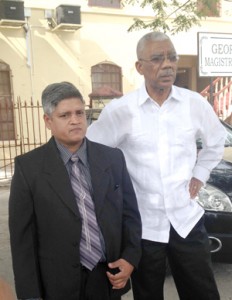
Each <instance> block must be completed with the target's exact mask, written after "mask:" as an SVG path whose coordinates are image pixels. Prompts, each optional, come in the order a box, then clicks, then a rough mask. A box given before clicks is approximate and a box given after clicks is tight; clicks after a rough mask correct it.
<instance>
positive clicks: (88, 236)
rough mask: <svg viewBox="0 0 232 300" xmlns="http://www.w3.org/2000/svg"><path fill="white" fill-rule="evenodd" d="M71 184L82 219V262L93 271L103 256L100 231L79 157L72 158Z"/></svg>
mask: <svg viewBox="0 0 232 300" xmlns="http://www.w3.org/2000/svg"><path fill="white" fill-rule="evenodd" d="M71 161H72V169H71V184H72V188H73V192H74V194H75V198H76V201H77V204H78V208H79V212H80V215H81V219H82V233H81V241H80V261H81V264H82V265H83V266H85V267H86V268H88V269H89V270H92V269H93V268H94V267H95V266H96V264H97V263H98V262H99V260H100V258H101V256H102V247H101V242H100V237H99V232H100V229H99V227H98V224H97V220H96V213H95V209H94V203H93V200H92V198H91V195H90V191H89V186H88V183H87V181H86V178H85V176H84V174H83V172H82V170H81V168H80V163H81V162H80V160H79V158H78V157H74V156H72V157H71Z"/></svg>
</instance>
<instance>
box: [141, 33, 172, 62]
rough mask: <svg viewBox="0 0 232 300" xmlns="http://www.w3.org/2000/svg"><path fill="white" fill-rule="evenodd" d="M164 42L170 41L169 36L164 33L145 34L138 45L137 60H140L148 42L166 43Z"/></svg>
mask: <svg viewBox="0 0 232 300" xmlns="http://www.w3.org/2000/svg"><path fill="white" fill-rule="evenodd" d="M164 40H170V38H169V36H167V35H166V34H165V33H163V32H159V31H154V32H149V33H147V34H145V35H144V36H143V37H142V38H141V39H140V40H139V41H138V44H137V49H136V53H137V58H138V59H139V58H140V55H141V52H143V49H144V47H145V46H146V43H147V42H157V41H164Z"/></svg>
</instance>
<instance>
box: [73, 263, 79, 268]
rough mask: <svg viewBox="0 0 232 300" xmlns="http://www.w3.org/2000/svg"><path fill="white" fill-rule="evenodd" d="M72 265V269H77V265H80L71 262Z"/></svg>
mask: <svg viewBox="0 0 232 300" xmlns="http://www.w3.org/2000/svg"><path fill="white" fill-rule="evenodd" d="M72 266H73V268H74V269H77V268H79V267H80V265H79V264H73V265H72Z"/></svg>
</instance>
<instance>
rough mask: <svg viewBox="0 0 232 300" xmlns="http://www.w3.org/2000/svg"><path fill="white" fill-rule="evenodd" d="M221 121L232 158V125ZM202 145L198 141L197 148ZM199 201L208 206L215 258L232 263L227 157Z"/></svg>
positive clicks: (231, 172)
mask: <svg viewBox="0 0 232 300" xmlns="http://www.w3.org/2000/svg"><path fill="white" fill-rule="evenodd" d="M222 124H223V126H224V127H225V128H226V130H227V132H228V135H227V139H226V142H225V150H229V147H231V148H230V149H231V160H232V127H231V126H229V125H228V124H226V123H225V122H223V121H222ZM199 146H200V143H199V141H198V148H199ZM226 152H228V151H226ZM228 157H229V156H228ZM197 201H198V202H199V204H200V205H202V207H203V208H204V209H205V225H206V229H207V232H208V235H209V237H210V242H211V252H212V260H213V261H215V262H223V263H232V163H231V162H230V161H228V158H224V159H222V160H221V162H220V163H219V164H218V165H217V167H216V168H215V169H213V171H212V172H211V175H210V178H209V180H208V181H207V184H206V186H205V187H203V188H202V189H201V190H200V192H199V194H198V197H197Z"/></svg>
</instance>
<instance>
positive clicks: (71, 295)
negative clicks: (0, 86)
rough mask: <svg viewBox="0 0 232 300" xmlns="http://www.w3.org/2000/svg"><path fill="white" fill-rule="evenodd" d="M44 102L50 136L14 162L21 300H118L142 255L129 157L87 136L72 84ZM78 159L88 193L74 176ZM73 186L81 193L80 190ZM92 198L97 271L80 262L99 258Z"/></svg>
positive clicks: (58, 86)
mask: <svg viewBox="0 0 232 300" xmlns="http://www.w3.org/2000/svg"><path fill="white" fill-rule="evenodd" d="M42 103H43V109H44V120H45V124H46V126H47V128H49V129H50V130H51V132H52V135H53V137H52V138H51V139H50V141H49V142H48V143H46V144H45V145H43V146H41V147H39V148H37V149H35V150H32V151H30V152H28V153H26V154H24V155H21V156H18V157H16V159H15V173H14V176H13V179H12V184H11V192H10V200H9V228H10V242H11V250H12V259H13V270H14V275H15V285H16V293H17V297H18V298H19V299H44V300H108V299H114V298H115V297H120V296H121V295H122V294H123V293H125V292H126V291H128V288H129V287H128V285H129V282H128V279H129V278H130V275H131V273H132V271H133V269H134V268H135V267H137V265H138V262H139V259H140V255H141V250H140V238H141V220H140V215H139V212H138V207H137V201H136V196H135V193H134V189H133V186H132V183H131V180H130V177H129V175H128V172H127V168H126V164H125V159H124V156H123V154H122V152H121V150H119V149H113V148H110V147H107V146H103V145H101V144H98V143H94V142H91V141H89V140H88V139H87V138H86V137H85V134H86V129H87V121H86V116H85V105H84V101H83V98H82V95H81V94H80V92H79V90H78V89H77V88H76V87H75V86H74V85H72V84H71V83H68V82H61V83H54V84H50V85H48V86H47V87H46V88H45V90H44V91H43V93H42ZM74 156H75V157H76V158H78V161H79V166H78V170H79V171H80V173H79V174H81V175H80V176H82V178H83V177H84V182H85V183H86V184H85V186H84V184H82V183H83V182H82V183H81V181H78V180H79V179H78V178H75V176H74V175H73V173H72V170H73V169H72V168H73V166H74V164H76V162H72V161H71V160H73V159H72V158H73V157H74ZM75 167H76V165H75ZM72 176H73V177H74V178H73V177H72ZM78 176H79V175H78ZM78 176H77V177H78ZM73 180H74V181H75V180H77V181H76V182H77V184H76V185H77V188H79V187H80V188H81V189H82V191H83V190H84V192H83V193H81V192H80V193H79V192H77V191H76V187H75V186H74V185H73ZM82 194H83V195H82ZM87 194H88V195H89V199H90V200H91V203H92V204H91V205H93V208H94V218H95V220H96V226H95V228H94V229H95V230H96V233H95V236H93V239H95V237H96V239H97V240H98V241H99V248H98V251H99V253H100V256H99V258H98V259H97V262H96V264H95V265H94V267H89V266H86V265H85V263H82V261H83V258H82V256H83V255H85V254H86V253H87V252H88V251H90V254H91V256H92V257H90V258H86V259H87V260H88V259H89V260H90V259H92V258H93V257H95V253H94V249H95V246H91V242H92V241H91V239H92V236H91V234H92V229H93V228H91V226H90V225H88V224H89V223H88V222H90V221H89V219H88V218H89V217H88V212H86V211H87V209H88V208H87V207H85V206H83V207H81V206H80V205H82V204H80V203H82V202H81V200H83V199H84V200H83V205H86V204H85V200H86V199H87V197H88V196H86V195H87ZM82 196H83V197H82ZM91 218H92V216H91ZM83 235H84V236H83ZM82 243H83V244H82ZM81 244H82V245H84V246H80V245H81ZM81 247H84V248H83V249H84V251H82V250H83V249H82V250H81ZM82 252H83V254H82Z"/></svg>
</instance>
